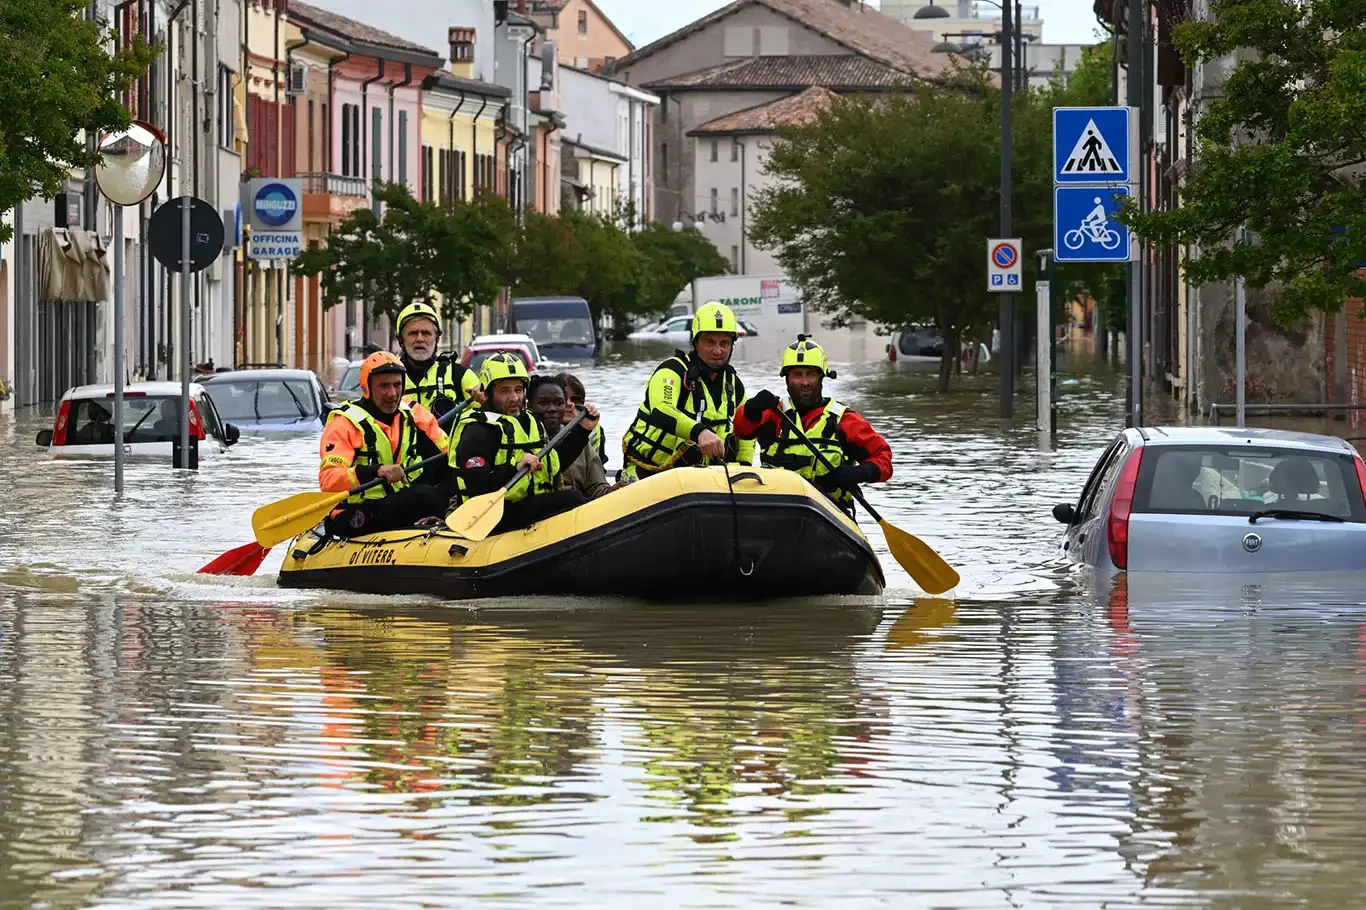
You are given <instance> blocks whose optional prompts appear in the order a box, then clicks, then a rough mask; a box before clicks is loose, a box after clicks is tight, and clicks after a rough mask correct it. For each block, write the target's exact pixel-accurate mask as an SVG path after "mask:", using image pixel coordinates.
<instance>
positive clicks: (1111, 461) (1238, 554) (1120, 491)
mask: <svg viewBox="0 0 1366 910" xmlns="http://www.w3.org/2000/svg"><path fill="white" fill-rule="evenodd" d="M1053 517H1054V518H1056V519H1057V520H1058V521H1059V522H1061V523H1063V524H1065V525H1066V526H1067V531H1066V533H1065V535H1064V538H1063V543H1062V547H1063V552H1064V554H1065V555H1066V557H1067V558H1068V559H1069V560H1070V561H1072V562H1075V563H1081V564H1084V565H1088V566H1092V567H1094V568H1095V569H1096V570H1097V571H1098V572H1099V573H1101V574H1113V573H1116V572H1120V571H1131V572H1202V573H1225V574H1226V573H1240V574H1263V573H1270V572H1275V573H1279V572H1306V571H1314V572H1344V571H1345V572H1356V571H1366V463H1363V461H1362V458H1361V456H1360V455H1359V454H1357V452H1356V450H1355V449H1353V448H1352V447H1351V445H1349V444H1348V443H1347V442H1346V441H1344V440H1342V439H1339V438H1337V437H1335V436H1321V435H1318V434H1314V433H1296V432H1290V431H1285V430H1271V429H1252V428H1243V429H1235V428H1227V427H1225V428H1220V427H1145V428H1139V429H1134V428H1131V429H1126V430H1124V431H1123V432H1121V433H1120V434H1118V435H1117V436H1116V437H1115V438H1114V439H1113V440H1112V441H1111V442H1110V444H1109V446H1107V447H1106V449H1105V451H1104V453H1103V454H1102V455H1101V456H1100V459H1099V460H1098V461H1097V462H1096V465H1095V468H1094V469H1093V470H1092V472H1091V476H1090V477H1089V478H1088V479H1087V481H1086V485H1085V486H1084V487H1083V488H1082V491H1081V496H1080V497H1079V498H1078V500H1077V501H1076V502H1075V503H1062V504H1059V505H1057V506H1054V507H1053Z"/></svg>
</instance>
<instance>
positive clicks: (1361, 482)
mask: <svg viewBox="0 0 1366 910" xmlns="http://www.w3.org/2000/svg"><path fill="white" fill-rule="evenodd" d="M1353 461H1355V462H1356V466H1357V486H1359V487H1361V499H1362V501H1363V502H1366V461H1362V460H1361V456H1360V455H1358V456H1357V457H1356V458H1354V459H1353Z"/></svg>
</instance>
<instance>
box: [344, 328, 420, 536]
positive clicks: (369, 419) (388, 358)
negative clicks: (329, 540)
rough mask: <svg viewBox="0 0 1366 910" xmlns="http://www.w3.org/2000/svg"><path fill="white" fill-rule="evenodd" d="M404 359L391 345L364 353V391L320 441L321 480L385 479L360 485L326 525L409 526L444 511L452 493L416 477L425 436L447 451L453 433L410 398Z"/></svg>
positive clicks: (367, 530)
mask: <svg viewBox="0 0 1366 910" xmlns="http://www.w3.org/2000/svg"><path fill="white" fill-rule="evenodd" d="M406 373H407V370H406V369H405V368H404V366H403V362H402V361H401V360H399V359H398V358H397V357H395V356H394V355H393V354H391V353H389V352H388V351H379V352H377V353H374V354H371V355H370V356H369V357H367V358H365V362H364V363H362V364H361V368H360V395H361V397H360V398H358V399H356V400H355V401H350V402H347V403H346V404H344V405H342V406H341V407H340V408H337V409H336V410H334V411H332V413H331V414H329V415H328V419H327V426H326V427H325V428H324V429H323V435H322V440H321V441H320V442H319V455H320V457H321V458H322V465H321V467H320V468H319V469H318V487H319V488H320V489H321V490H322V491H323V492H325V493H340V492H342V491H344V490H349V489H351V488H352V487H356V486H359V485H361V484H363V483H368V482H369V481H371V480H374V479H375V478H377V477H378V478H381V479H383V481H384V483H382V484H380V485H379V486H376V487H373V488H371V489H369V490H366V491H365V492H363V493H357V494H355V495H354V496H352V497H350V498H349V499H347V500H346V502H345V503H344V504H343V506H342V507H341V508H340V509H338V510H337V511H336V512H333V513H332V516H331V517H330V518H329V519H328V520H327V525H326V527H327V531H328V533H330V534H334V535H336V536H338V537H354V536H356V535H358V534H373V533H376V532H378V531H390V530H393V529H395V528H402V527H406V526H409V525H412V524H415V523H417V522H418V521H420V520H422V519H424V518H431V517H434V516H439V515H442V514H444V513H445V509H446V497H445V496H444V495H443V493H442V491H441V490H440V489H438V488H437V487H433V486H430V485H421V484H415V481H417V480H418V479H419V478H420V476H421V474H422V473H423V472H422V471H421V469H417V468H414V467H413V466H414V465H415V464H416V463H417V462H419V461H421V460H422V455H421V453H420V447H419V445H418V441H419V440H420V439H422V440H426V441H427V443H428V444H429V445H431V446H433V447H434V451H441V452H444V451H446V448H447V438H446V434H445V433H444V432H442V430H441V427H439V426H437V422H436V418H435V417H433V416H432V414H431V412H430V411H428V410H427V409H426V408H424V407H423V406H422V405H420V404H410V403H408V402H406V401H404V400H403V378H404V376H405V375H406Z"/></svg>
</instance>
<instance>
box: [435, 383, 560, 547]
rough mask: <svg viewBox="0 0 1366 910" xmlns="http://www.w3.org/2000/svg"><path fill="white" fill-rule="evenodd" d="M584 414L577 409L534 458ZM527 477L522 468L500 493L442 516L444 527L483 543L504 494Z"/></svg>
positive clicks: (500, 510) (547, 450) (476, 499)
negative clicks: (444, 517)
mask: <svg viewBox="0 0 1366 910" xmlns="http://www.w3.org/2000/svg"><path fill="white" fill-rule="evenodd" d="M585 413H587V410H586V409H585V408H578V409H576V411H575V413H574V419H573V420H571V421H569V423H567V424H565V425H564V426H563V427H561V428H560V432H558V433H556V434H555V435H554V437H553V438H552V439H551V440H550V442H547V443H546V444H545V448H543V449H541V451H539V452H537V453H536V457H537V458H544V457H545V456H546V455H548V454H549V453H550V450H551V449H553V448H555V446H557V445H559V444H560V443H561V442H563V441H564V438H565V437H566V436H568V435H569V433H570V431H571V430H573V429H574V428H575V427H576V426H578V425H579V421H580V420H582V419H583V415H584V414H585ZM529 473H530V469H529V468H522V469H520V470H519V471H518V472H517V473H516V474H514V475H512V479H511V480H509V481H508V482H507V483H505V484H503V486H502V487H501V488H500V489H497V490H494V491H493V492H492V493H483V494H481V495H479V496H476V497H474V498H473V499H470V500H468V501H467V502H463V503H461V504H460V508H458V509H456V510H455V511H454V512H452V513H451V514H449V515H447V516H446V527H448V528H450V529H451V530H452V531H454V532H455V533H457V534H459V535H460V536H461V537H463V538H465V539H466V540H483V539H484V538H485V537H488V536H489V534H490V533H492V531H493V529H494V528H496V527H498V522H500V521H502V520H503V500H505V499H507V495H508V490H511V489H512V488H513V487H514V486H516V485H517V482H518V481H520V480H521V479H522V478H523V477H525V476H526V475H527V474H529Z"/></svg>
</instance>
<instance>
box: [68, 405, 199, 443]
mask: <svg viewBox="0 0 1366 910" xmlns="http://www.w3.org/2000/svg"><path fill="white" fill-rule="evenodd" d="M179 404H180V401H179V399H176V398H151V397H147V396H145V395H130V396H128V397H127V398H125V399H124V401H123V441H124V442H125V443H138V442H170V441H171V440H172V439H173V438H175V436H176V435H177V434H178V433H179V431H180V422H179V420H178V419H177V415H178V414H179V413H180V407H179ZM67 426H68V429H67V435H66V444H67V445H69V446H89V445H108V446H112V445H113V444H114V399H113V398H112V397H109V398H79V399H76V400H74V401H72V402H71V413H70V414H69V415H68V418H67Z"/></svg>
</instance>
